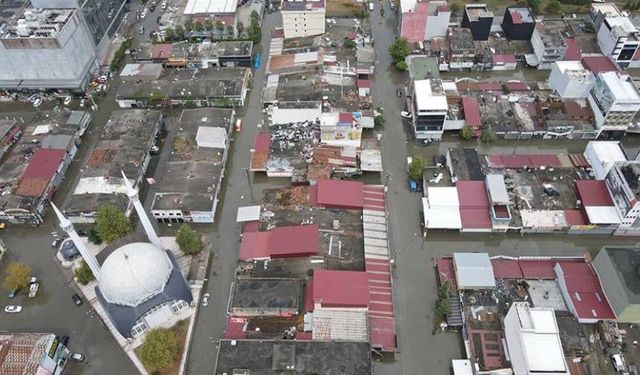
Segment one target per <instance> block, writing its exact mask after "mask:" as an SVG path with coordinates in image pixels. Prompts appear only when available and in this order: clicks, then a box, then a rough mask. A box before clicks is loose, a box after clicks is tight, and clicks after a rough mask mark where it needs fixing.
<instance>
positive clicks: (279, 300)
mask: <svg viewBox="0 0 640 375" xmlns="http://www.w3.org/2000/svg"><path fill="white" fill-rule="evenodd" d="M303 292H304V284H303V280H301V279H284V278H254V277H251V278H237V279H236V280H235V281H234V282H233V292H232V295H231V302H230V303H229V314H231V316H234V317H252V316H262V317H263V316H292V315H298V314H299V313H300V312H301V308H302V307H303V305H304V298H303Z"/></svg>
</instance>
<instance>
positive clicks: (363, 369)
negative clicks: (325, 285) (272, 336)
mask: <svg viewBox="0 0 640 375" xmlns="http://www.w3.org/2000/svg"><path fill="white" fill-rule="evenodd" d="M241 369H242V370H248V371H249V373H250V374H251V375H273V374H285V373H286V374H289V375H304V374H323V375H367V374H371V345H370V344H369V343H366V342H342V341H334V342H328V341H275V340H221V341H220V349H219V352H218V360H217V363H216V371H215V374H216V375H222V374H228V375H231V374H237V373H240V374H242V372H234V370H241Z"/></svg>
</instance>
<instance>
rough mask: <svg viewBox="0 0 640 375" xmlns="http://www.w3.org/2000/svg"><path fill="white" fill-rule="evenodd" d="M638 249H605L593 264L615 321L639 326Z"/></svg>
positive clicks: (611, 247)
mask: <svg viewBox="0 0 640 375" xmlns="http://www.w3.org/2000/svg"><path fill="white" fill-rule="evenodd" d="M639 262H640V248H638V247H614V246H607V247H604V248H602V249H601V250H600V252H599V253H598V255H596V257H595V259H594V260H593V267H594V269H595V270H596V273H597V274H598V277H599V278H600V283H601V284H602V290H603V291H604V294H605V296H606V299H607V301H608V302H609V305H611V309H613V312H614V314H615V315H616V320H617V321H618V322H622V323H638V322H640V290H639V289H638V286H639V285H640V274H639V273H638V263H639Z"/></svg>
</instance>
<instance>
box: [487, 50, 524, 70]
mask: <svg viewBox="0 0 640 375" xmlns="http://www.w3.org/2000/svg"><path fill="white" fill-rule="evenodd" d="M491 59H492V60H493V68H492V69H493V70H515V69H516V68H517V67H518V61H517V60H516V56H515V55H514V54H502V55H492V56H491Z"/></svg>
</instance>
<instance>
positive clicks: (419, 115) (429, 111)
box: [412, 79, 448, 139]
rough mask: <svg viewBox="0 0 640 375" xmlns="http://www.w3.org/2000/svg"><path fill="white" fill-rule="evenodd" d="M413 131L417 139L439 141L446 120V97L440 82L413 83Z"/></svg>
mask: <svg viewBox="0 0 640 375" xmlns="http://www.w3.org/2000/svg"><path fill="white" fill-rule="evenodd" d="M412 91H413V93H412V94H413V118H412V121H413V130H414V133H415V135H416V138H417V139H441V138H442V133H443V130H444V122H445V120H446V118H447V109H448V105H447V97H446V96H445V93H444V88H443V86H442V81H441V80H439V79H423V80H418V81H414V82H413V88H412Z"/></svg>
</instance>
